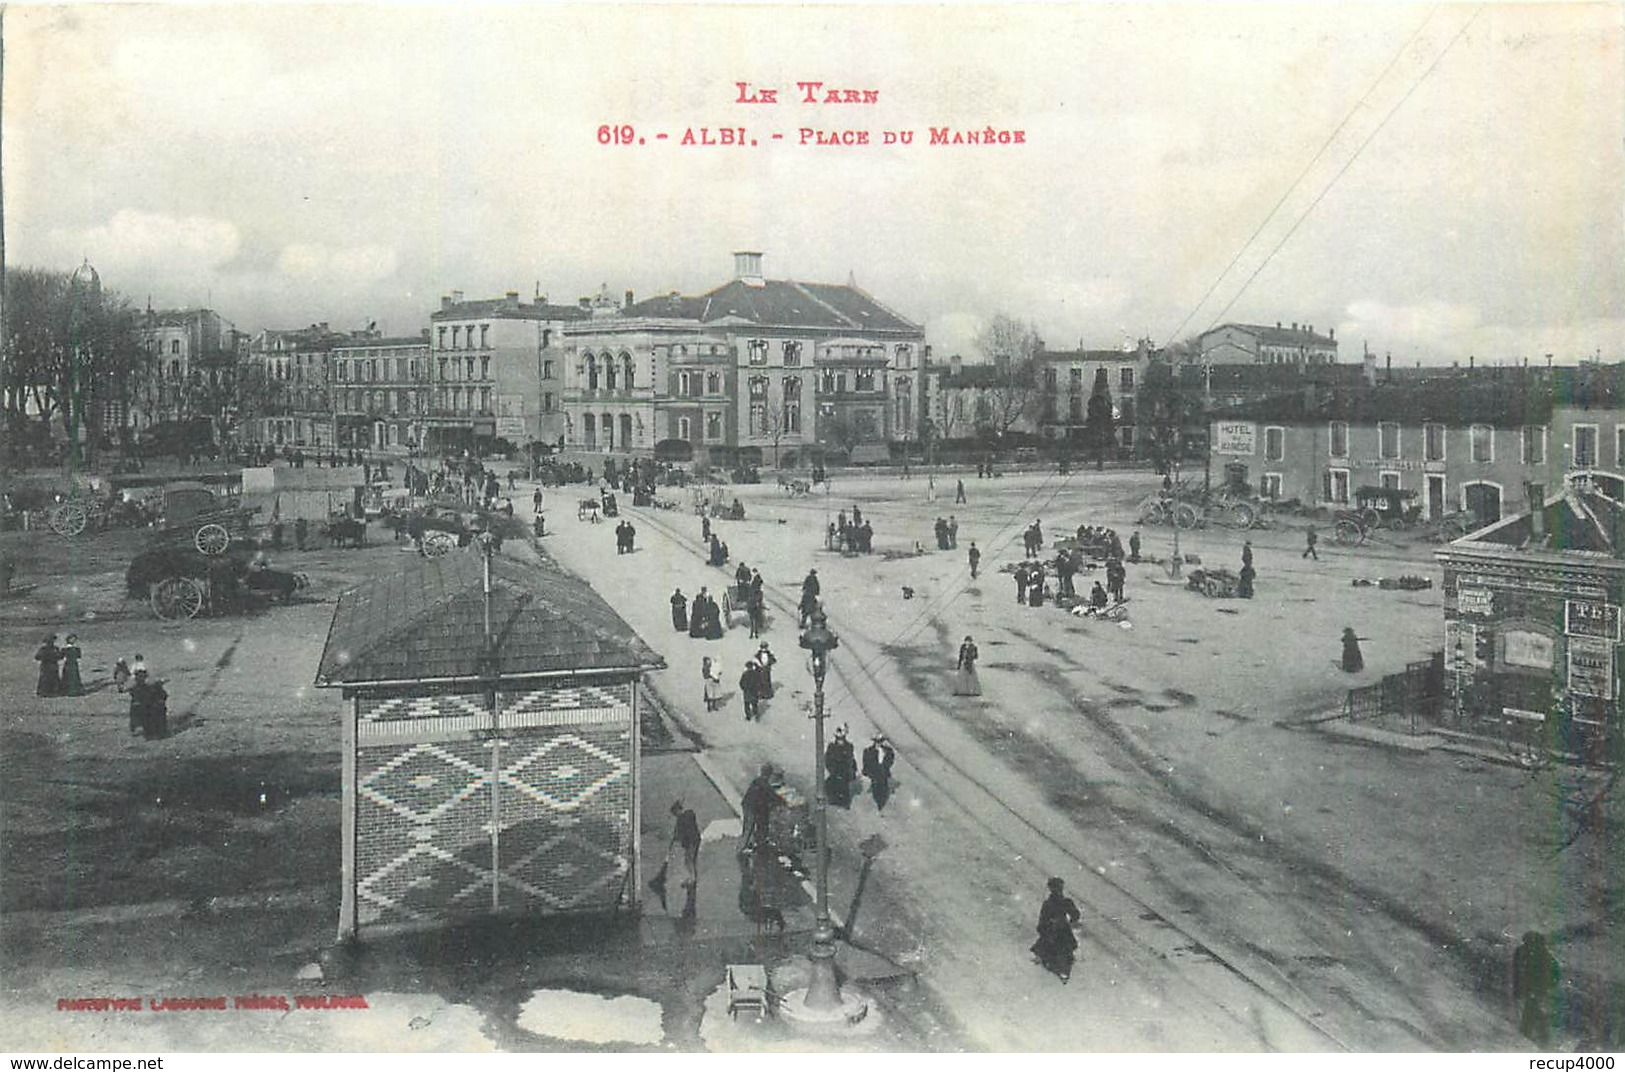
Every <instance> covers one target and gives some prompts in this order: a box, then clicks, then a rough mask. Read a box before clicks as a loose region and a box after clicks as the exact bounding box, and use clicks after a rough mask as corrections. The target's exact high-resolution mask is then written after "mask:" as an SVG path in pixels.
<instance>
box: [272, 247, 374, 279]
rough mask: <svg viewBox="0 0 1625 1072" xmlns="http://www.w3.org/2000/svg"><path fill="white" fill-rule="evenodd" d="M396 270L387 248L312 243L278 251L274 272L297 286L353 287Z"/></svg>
mask: <svg viewBox="0 0 1625 1072" xmlns="http://www.w3.org/2000/svg"><path fill="white" fill-rule="evenodd" d="M397 267H398V264H397V258H396V256H395V251H394V250H393V249H392V248H390V247H389V246H371V245H369V246H355V247H349V248H333V247H329V246H324V245H320V244H318V243H314V242H295V243H292V244H290V245H288V246H286V247H284V248H283V250H282V256H281V257H280V258H278V260H277V270H278V271H279V272H281V273H282V274H283V275H285V276H287V277H288V278H289V279H291V280H294V281H296V282H299V283H333V284H347V285H350V286H354V285H356V284H364V283H373V282H377V281H379V280H382V279H388V278H389V277H390V276H392V275H394V274H395V269H396V268H397Z"/></svg>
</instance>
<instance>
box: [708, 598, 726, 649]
mask: <svg viewBox="0 0 1625 1072" xmlns="http://www.w3.org/2000/svg"><path fill="white" fill-rule="evenodd" d="M705 639H707V640H721V639H722V608H721V607H719V606H718V605H717V601H716V600H714V599H712V598H711V597H710V596H707V597H706V599H705Z"/></svg>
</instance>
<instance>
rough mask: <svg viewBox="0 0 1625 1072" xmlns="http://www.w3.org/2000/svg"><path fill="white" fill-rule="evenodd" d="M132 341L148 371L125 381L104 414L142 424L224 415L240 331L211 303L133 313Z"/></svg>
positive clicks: (230, 404) (230, 400) (228, 404)
mask: <svg viewBox="0 0 1625 1072" xmlns="http://www.w3.org/2000/svg"><path fill="white" fill-rule="evenodd" d="M135 343H136V345H137V346H138V347H140V348H141V349H142V350H143V351H144V352H145V353H146V355H147V368H148V373H147V375H146V376H145V377H143V378H142V379H141V380H140V382H138V383H135V384H132V385H130V391H129V394H128V397H127V398H126V399H121V400H120V405H118V406H116V407H109V409H108V411H107V416H106V420H107V421H109V422H111V423H114V424H116V425H118V426H128V427H132V428H134V429H136V430H141V429H145V428H148V427H150V426H151V425H154V424H158V423H161V422H165V421H184V420H189V419H191V418H193V417H214V418H220V417H224V416H227V415H228V414H229V413H230V411H231V410H232V408H233V405H234V400H235V397H236V379H237V377H236V370H237V357H238V351H239V333H238V331H237V330H236V328H235V327H233V325H232V323H231V321H229V320H227V319H225V318H224V317H222V316H221V315H220V314H219V313H217V312H215V311H214V310H212V309H165V310H153V309H152V308H150V307H149V308H148V309H147V310H146V311H145V312H142V313H139V314H137V315H136V321H135Z"/></svg>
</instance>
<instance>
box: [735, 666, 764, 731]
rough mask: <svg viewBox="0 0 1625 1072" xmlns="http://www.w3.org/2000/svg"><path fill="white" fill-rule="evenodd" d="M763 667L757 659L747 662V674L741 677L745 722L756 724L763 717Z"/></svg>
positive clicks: (740, 688)
mask: <svg viewBox="0 0 1625 1072" xmlns="http://www.w3.org/2000/svg"><path fill="white" fill-rule="evenodd" d="M761 687H762V667H761V664H760V663H758V662H757V661H756V660H755V659H747V660H746V661H745V672H744V673H743V674H740V675H739V695H740V697H741V698H743V699H744V701H745V721H746V722H754V721H755V720H756V719H757V718H758V717H760V715H761V691H760V690H761Z"/></svg>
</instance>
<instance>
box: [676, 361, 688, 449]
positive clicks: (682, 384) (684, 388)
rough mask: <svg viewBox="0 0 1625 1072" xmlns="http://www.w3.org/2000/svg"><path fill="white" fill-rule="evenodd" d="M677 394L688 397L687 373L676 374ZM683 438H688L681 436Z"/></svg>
mask: <svg viewBox="0 0 1625 1072" xmlns="http://www.w3.org/2000/svg"><path fill="white" fill-rule="evenodd" d="M677 393H678V394H679V395H681V396H684V397H686V396H687V395H688V373H686V372H679V373H678V374H677ZM683 438H684V439H687V438H688V437H687V436H683Z"/></svg>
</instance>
